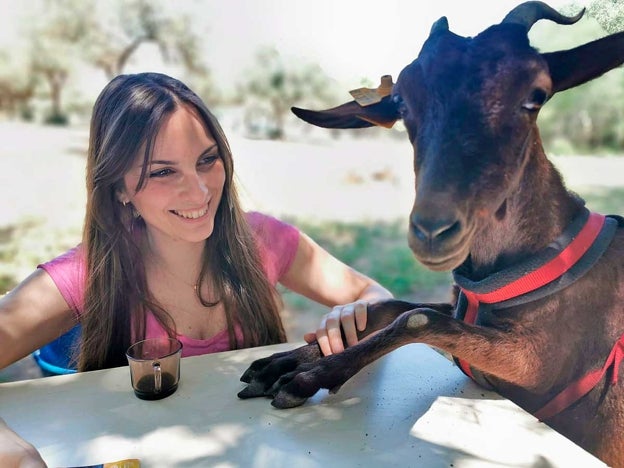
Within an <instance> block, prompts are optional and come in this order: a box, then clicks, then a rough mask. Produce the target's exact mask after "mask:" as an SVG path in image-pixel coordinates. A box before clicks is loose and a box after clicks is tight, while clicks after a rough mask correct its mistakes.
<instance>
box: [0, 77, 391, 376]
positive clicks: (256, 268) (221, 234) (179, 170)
mask: <svg viewBox="0 0 624 468" xmlns="http://www.w3.org/2000/svg"><path fill="white" fill-rule="evenodd" d="M86 179H87V207H86V216H85V222H84V231H83V242H82V243H81V244H80V245H78V246H76V247H75V248H73V249H71V250H69V251H68V252H66V253H65V254H63V255H61V256H59V257H57V258H55V259H53V260H51V261H49V262H47V263H43V264H41V265H39V268H38V269H37V270H36V271H35V272H33V273H32V274H31V275H30V276H29V277H27V278H26V279H25V280H23V281H22V282H21V283H20V284H19V285H18V286H17V287H16V288H14V289H13V290H12V291H11V292H10V293H9V294H7V295H6V296H4V297H2V298H0V341H2V343H3V344H4V345H5V352H3V353H2V355H1V356H0V368H2V367H5V366H7V365H8V364H11V363H13V362H15V361H17V360H18V359H20V358H22V357H24V356H26V355H28V354H29V353H32V352H33V351H34V350H36V349H37V348H40V347H42V346H44V345H46V344H47V343H49V342H51V341H54V342H55V343H56V342H57V341H56V339H57V338H58V337H59V336H61V335H63V334H64V333H66V332H67V331H68V330H70V329H73V327H74V326H75V325H76V324H77V323H78V324H79V325H80V326H81V328H82V330H81V333H80V334H79V336H80V345H79V349H77V350H76V353H75V356H74V357H75V358H76V360H77V368H78V370H81V371H85V370H92V369H101V368H107V367H115V366H120V365H125V364H126V356H125V351H126V350H127V349H128V347H129V346H130V345H131V344H132V343H133V342H136V341H139V340H142V339H145V338H152V337H160V336H171V337H176V338H178V339H179V340H180V341H181V342H182V343H183V346H184V347H183V350H182V354H183V356H193V355H198V354H205V353H212V352H219V351H225V350H230V349H237V348H245V347H250V346H258V345H266V344H272V343H279V342H283V341H285V338H286V337H285V333H284V328H283V325H282V322H281V318H280V309H281V300H280V298H279V294H278V292H277V289H276V285H277V284H278V283H281V284H282V285H283V286H284V287H286V288H288V289H290V290H292V291H294V292H297V293H299V294H302V295H304V296H306V297H308V298H310V299H312V300H314V301H316V302H319V303H321V304H323V305H325V306H329V307H331V308H332V309H331V311H330V312H329V313H328V314H327V315H326V316H325V317H323V319H322V320H321V323H320V325H319V327H318V329H317V330H315V331H313V330H311V333H310V334H309V335H308V339H310V340H313V339H315V338H318V342H319V346H320V347H321V349H322V350H323V352H324V353H325V354H329V353H332V352H340V351H342V350H343V349H344V345H345V343H343V340H342V332H344V334H345V336H346V337H347V343H348V344H353V343H355V342H356V341H357V333H356V328H359V329H361V328H362V327H364V326H365V322H366V304H367V303H368V302H372V301H376V300H378V299H380V298H387V297H389V296H390V293H389V292H388V291H387V290H385V289H384V288H383V287H381V286H380V285H379V284H378V283H376V282H375V281H373V280H371V279H370V278H368V277H366V276H364V275H362V274H360V273H358V272H356V271H355V270H353V269H352V268H349V267H348V266H347V265H345V264H343V263H342V262H340V261H338V260H337V259H336V258H334V257H332V256H331V255H330V254H328V253H327V252H326V251H325V250H324V249H322V248H321V247H319V246H318V245H317V244H316V243H315V242H314V241H313V240H312V239H310V238H309V237H308V236H306V235H305V234H303V233H302V232H300V231H299V230H298V229H297V228H295V227H294V226H292V225H289V224H286V223H283V222H281V221H279V220H277V219H275V218H272V217H270V216H267V215H264V214H262V213H258V212H244V211H243V210H242V208H241V206H240V203H239V200H238V195H237V190H236V186H235V184H234V164H233V157H232V153H231V151H230V147H229V145H228V142H227V140H226V137H225V135H224V134H223V131H222V130H221V127H220V126H219V123H218V122H217V120H216V119H215V118H214V116H213V115H212V114H211V112H210V111H209V110H208V108H207V107H206V105H205V104H204V103H203V102H202V101H201V99H200V98H199V97H198V96H197V95H196V94H195V93H194V92H193V91H191V90H190V89H189V88H188V87H186V86H185V85H184V84H183V83H181V82H180V81H178V80H176V79H173V78H171V77H169V76H166V75H163V74H158V73H140V74H133V75H120V76H118V77H116V78H115V79H113V80H112V81H111V82H110V83H109V84H108V85H107V86H106V87H105V88H104V90H103V91H102V93H101V94H100V96H99V97H98V99H97V101H96V103H95V106H94V111H93V116H92V120H91V130H90V142H89V150H88V154H87V177H86ZM63 336H64V335H63Z"/></svg>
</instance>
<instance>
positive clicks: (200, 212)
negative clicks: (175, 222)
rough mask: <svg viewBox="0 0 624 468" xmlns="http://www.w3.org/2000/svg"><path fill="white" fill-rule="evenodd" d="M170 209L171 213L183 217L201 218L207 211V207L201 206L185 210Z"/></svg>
mask: <svg viewBox="0 0 624 468" xmlns="http://www.w3.org/2000/svg"><path fill="white" fill-rule="evenodd" d="M172 211H173V213H175V214H177V215H178V216H181V217H183V218H187V219H197V218H201V217H202V216H204V215H205V214H206V213H207V212H208V207H206V208H202V209H201V210H186V211H179V210H172Z"/></svg>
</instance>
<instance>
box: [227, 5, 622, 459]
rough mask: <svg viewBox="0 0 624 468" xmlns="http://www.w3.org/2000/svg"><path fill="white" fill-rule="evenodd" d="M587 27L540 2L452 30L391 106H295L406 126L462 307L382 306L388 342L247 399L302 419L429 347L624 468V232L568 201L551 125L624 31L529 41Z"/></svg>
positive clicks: (402, 83) (424, 245)
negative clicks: (544, 22) (554, 99)
mask: <svg viewBox="0 0 624 468" xmlns="http://www.w3.org/2000/svg"><path fill="white" fill-rule="evenodd" d="M583 13H584V10H583V11H581V12H580V13H579V14H577V15H576V16H572V17H568V16H564V15H562V14H560V13H558V12H557V11H556V10H554V9H553V8H551V7H549V6H548V5H546V4H545V3H542V2H525V3H523V4H521V5H519V6H517V7H516V8H514V9H513V10H512V11H511V12H510V13H509V14H508V15H507V16H506V17H505V18H504V20H503V21H502V22H501V23H500V24H497V25H493V26H491V27H489V28H487V29H486V30H484V31H483V32H481V33H480V34H478V35H477V36H475V37H468V38H464V37H461V36H458V35H456V34H454V33H452V32H451V31H450V30H449V27H448V22H447V19H446V18H445V17H442V18H441V19H440V20H438V21H437V22H435V23H434V25H433V27H432V29H431V32H430V34H429V37H428V38H427V40H426V41H425V43H424V45H423V47H422V49H421V51H420V53H419V55H418V58H417V59H416V60H415V61H413V62H412V63H411V64H409V65H408V66H407V67H405V68H404V69H403V70H402V71H401V73H400V75H399V77H398V79H397V82H396V84H394V85H393V86H392V89H391V91H390V92H389V94H388V95H387V96H383V94H387V93H380V95H379V99H377V101H379V102H376V103H373V104H371V105H366V104H367V103H364V105H360V104H358V102H356V101H351V102H348V103H345V104H343V105H341V106H338V107H335V108H333V109H328V110H325V111H318V112H317V111H310V110H304V109H298V108H293V112H294V113H295V114H296V115H297V116H299V117H300V118H302V119H303V120H306V121H308V122H310V123H312V124H314V125H317V126H321V127H328V128H362V127H370V126H373V125H383V126H386V127H389V126H391V125H392V124H393V123H394V122H395V121H397V120H399V119H402V120H403V122H404V125H405V127H406V130H407V134H408V137H409V139H410V142H411V143H412V145H413V149H414V173H415V192H416V194H415V201H414V204H413V208H412V211H411V213H410V215H409V233H408V244H409V246H410V248H411V250H412V251H413V252H414V255H415V257H416V258H417V259H418V260H419V261H420V262H422V263H423V264H424V265H425V266H427V267H428V268H430V269H432V270H453V276H454V283H455V284H454V289H455V292H456V294H455V298H454V300H453V303H448V304H415V303H409V302H405V301H399V300H390V301H385V302H381V303H377V304H372V305H370V306H369V309H368V324H367V328H366V330H365V331H364V332H362V333H361V335H360V337H361V338H363V337H365V336H368V335H370V334H372V332H374V331H376V332H377V333H376V334H374V335H373V336H370V337H368V338H367V339H366V340H364V341H360V342H359V343H358V344H357V345H355V346H352V347H349V348H347V349H346V350H345V351H344V352H342V353H340V354H334V355H330V356H326V357H323V356H322V355H321V353H320V350H319V347H318V346H317V345H316V344H314V343H313V344H309V345H306V346H303V347H300V348H297V349H295V350H293V351H290V352H285V353H278V354H275V355H273V356H270V357H268V358H264V359H261V360H258V361H256V362H253V363H252V364H251V366H250V367H249V369H248V370H247V371H246V372H245V373H244V374H243V376H242V377H241V380H242V381H243V382H246V383H248V385H247V386H246V387H245V388H244V389H243V390H242V391H241V392H240V393H239V397H240V398H249V397H256V396H268V397H271V398H272V404H273V405H274V406H275V407H277V408H289V407H294V406H297V405H301V404H303V403H304V402H305V401H306V399H307V398H309V397H310V396H312V395H313V394H314V393H316V392H317V390H319V389H321V388H327V389H330V390H331V391H337V389H338V388H339V387H340V386H341V385H342V384H343V383H344V382H346V381H347V380H348V379H349V378H351V377H352V376H353V375H355V374H356V373H357V372H358V371H360V370H361V369H362V368H363V367H364V366H366V365H367V364H369V363H371V362H373V361H375V360H376V359H378V358H379V357H381V356H382V355H385V354H386V353H389V352H390V351H392V350H394V349H396V348H398V347H400V346H403V345H405V344H408V343H413V342H419V343H426V344H428V345H431V346H434V347H436V348H439V349H441V350H444V351H446V352H448V353H450V354H451V355H452V356H453V357H454V359H455V360H456V362H457V363H458V365H459V367H460V368H461V369H462V370H463V371H464V372H465V373H466V374H468V375H469V376H471V377H472V378H473V379H474V380H476V381H477V383H480V384H482V385H487V386H489V387H490V388H493V389H495V390H496V391H497V392H499V393H500V394H501V395H503V396H505V397H507V398H509V399H510V400H512V401H514V402H515V403H517V404H518V405H519V406H520V407H522V408H524V409H525V410H527V411H529V412H531V413H533V414H535V415H536V416H537V417H538V418H539V419H540V420H542V421H544V422H546V423H547V424H549V425H550V426H551V427H552V428H554V429H555V430H557V431H558V432H560V433H561V434H563V435H565V436H567V437H568V438H569V439H571V440H572V441H574V442H575V443H577V444H578V445H580V446H581V447H583V448H584V449H585V450H587V451H589V452H591V453H593V454H594V455H596V456H597V457H599V458H601V459H602V460H603V461H604V462H606V463H608V464H610V465H612V466H619V467H624V382H618V370H619V367H620V363H621V361H622V359H623V358H624V310H623V304H624V261H623V260H624V229H623V227H624V220H623V219H622V218H621V217H618V216H610V217H605V216H602V215H599V214H597V213H590V212H589V211H588V210H587V208H585V206H584V201H583V200H582V199H581V198H580V197H579V196H577V195H576V194H574V193H572V192H570V191H568V190H567V189H566V188H565V185H564V182H563V180H562V177H561V175H560V174H559V172H558V171H557V170H556V169H555V167H554V166H553V164H552V163H551V162H550V161H549V160H548V159H547V157H546V155H545V153H544V149H543V147H542V143H541V140H540V136H539V131H538V127H537V123H536V119H537V115H538V112H539V110H540V108H541V107H542V106H543V105H544V104H545V103H546V101H547V100H548V99H549V98H550V97H551V96H552V95H554V94H555V93H557V92H560V91H563V90H566V89H569V88H572V87H574V86H577V85H580V84H582V83H585V82H587V81H589V80H592V79H594V78H596V77H598V76H600V75H601V74H603V73H605V72H606V71H608V70H611V69H613V68H615V67H617V66H618V65H620V64H621V63H622V62H624V32H620V33H617V34H613V35H610V36H607V37H604V38H602V39H599V40H596V41H593V42H590V43H588V44H585V45H582V46H580V47H577V48H574V49H571V50H566V51H558V52H552V53H539V52H538V51H536V50H535V49H534V48H533V47H531V45H530V44H529V40H528V31H529V29H530V28H531V26H532V25H533V24H534V23H535V22H537V21H538V20H541V19H548V20H551V21H554V22H556V23H558V24H564V25H569V24H573V23H575V22H577V21H578V20H579V19H580V18H581V17H582V15H583ZM386 81H387V77H386ZM615 383H618V385H613V384H615Z"/></svg>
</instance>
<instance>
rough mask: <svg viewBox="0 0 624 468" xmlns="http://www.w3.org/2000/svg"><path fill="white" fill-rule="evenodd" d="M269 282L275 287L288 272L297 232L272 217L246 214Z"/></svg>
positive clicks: (295, 245)
mask: <svg viewBox="0 0 624 468" xmlns="http://www.w3.org/2000/svg"><path fill="white" fill-rule="evenodd" d="M247 221H248V222H249V225H250V226H251V229H252V231H253V232H254V235H255V236H256V242H257V245H258V250H259V253H260V260H261V262H262V266H263V267H264V271H265V272H266V274H267V277H268V279H269V282H270V283H271V284H272V285H274V286H275V285H276V284H277V282H278V281H279V280H280V279H281V278H282V277H283V276H284V275H285V274H286V273H287V272H288V269H289V268H290V266H291V265H292V262H293V261H294V259H295V255H296V254H297V248H298V247H299V230H298V229H297V228H296V227H294V226H292V225H290V224H288V223H285V222H283V221H280V220H278V219H276V218H274V217H272V216H268V215H265V214H262V213H259V212H257V211H251V212H249V213H247Z"/></svg>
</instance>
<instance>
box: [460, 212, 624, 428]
mask: <svg viewBox="0 0 624 468" xmlns="http://www.w3.org/2000/svg"><path fill="white" fill-rule="evenodd" d="M579 219H580V221H579ZM606 219H607V218H606V217H605V216H603V215H601V214H598V213H589V212H588V211H587V210H584V211H583V213H582V214H581V217H580V218H577V220H575V221H574V222H573V223H572V225H571V226H570V228H568V229H567V230H566V232H564V234H563V235H562V236H560V237H559V238H558V239H557V240H556V241H555V242H554V243H553V244H551V246H550V247H551V250H552V248H555V249H556V250H557V251H558V252H559V253H558V254H557V255H556V256H553V254H552V252H550V253H547V252H546V251H545V252H543V253H541V254H539V255H538V257H541V258H540V259H539V260H538V261H537V262H536V261H534V259H531V260H530V261H528V262H525V263H523V264H522V265H520V266H517V267H515V268H513V269H510V270H508V271H506V272H503V273H498V274H496V275H493V276H492V277H490V278H486V279H485V280H483V281H479V282H472V281H470V280H468V279H467V278H466V277H465V276H462V274H461V272H460V271H459V270H457V271H454V272H453V274H454V277H455V281H456V283H457V284H458V286H459V287H460V290H461V294H460V300H459V301H458V309H457V311H456V316H457V317H458V318H460V319H461V318H462V315H463V320H464V321H465V322H467V323H470V324H474V323H477V321H478V318H479V311H480V309H482V308H487V307H491V308H504V307H510V306H512V305H516V304H520V303H524V302H530V301H531V300H535V299H537V298H541V297H544V296H547V295H549V294H552V293H553V292H555V291H558V290H560V289H563V288H564V287H566V286H568V285H569V284H571V283H572V282H573V281H575V280H576V279H578V278H580V276H582V275H583V274H584V273H586V272H587V271H589V269H591V267H592V266H593V265H594V263H595V262H596V261H597V260H598V259H599V258H600V256H601V255H602V254H603V253H604V251H605V250H606V248H607V247H608V245H609V243H610V241H611V239H612V238H613V235H614V233H615V229H616V227H617V224H616V223H607V222H606ZM531 263H532V264H533V265H532V266H534V267H535V266H536V265H535V263H538V265H537V266H536V267H535V268H528V265H529V264H531ZM518 272H522V273H521V274H519V273H518ZM509 278H511V280H509ZM462 295H463V296H464V298H465V301H462V298H461V296H462ZM462 303H463V307H462V305H461V304H462ZM623 359H624V335H622V337H621V338H620V340H619V341H618V342H617V343H616V344H615V346H614V347H613V349H612V351H611V353H610V355H609V357H608V358H607V361H606V362H605V364H604V366H603V368H602V369H598V370H595V371H592V372H590V373H588V374H587V375H585V376H584V377H582V378H581V379H579V380H578V381H576V382H574V383H572V384H571V385H569V386H568V387H566V388H565V389H564V390H563V391H562V392H561V393H559V394H558V395H557V396H556V397H555V398H554V399H552V400H551V401H550V402H548V403H547V404H546V405H545V406H544V407H543V408H541V409H540V410H539V411H537V412H536V413H535V416H536V417H538V418H539V419H540V420H544V419H548V418H550V417H552V416H554V415H555V414H557V413H558V412H560V411H562V410H563V409H565V408H567V407H568V406H569V405H571V404H572V403H574V402H575V401H577V400H578V399H580V398H581V397H583V396H584V395H586V394H587V393H588V392H589V391H590V390H591V389H592V388H594V386H595V385H596V384H597V383H598V382H599V381H600V380H601V379H602V377H603V376H604V375H605V373H606V371H607V370H608V369H609V368H610V367H612V366H613V367H614V370H613V379H612V382H613V383H616V382H617V371H618V368H619V364H620V362H621V361H622V360H623ZM456 362H457V363H458V365H459V367H460V368H461V370H462V371H463V372H464V373H465V374H466V375H468V376H469V377H471V378H472V379H473V380H476V381H478V382H480V380H479V379H476V378H475V376H474V375H473V373H472V370H471V368H470V365H469V364H468V363H467V362H466V361H464V360H461V359H456ZM480 383H481V382H480Z"/></svg>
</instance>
